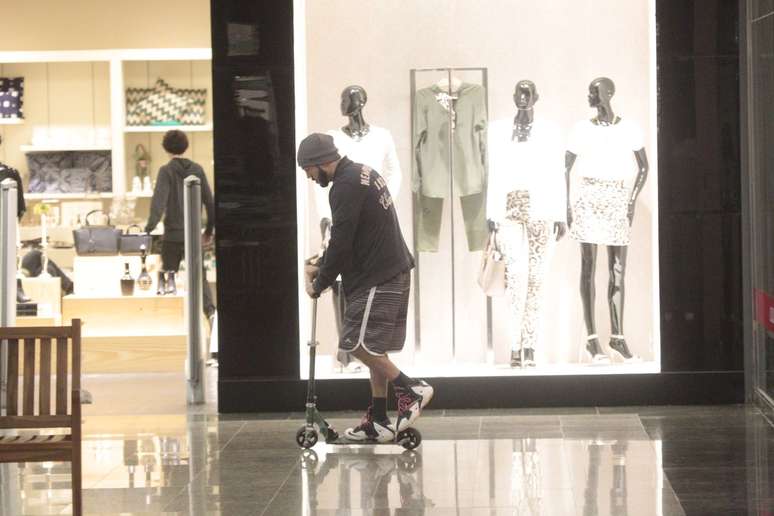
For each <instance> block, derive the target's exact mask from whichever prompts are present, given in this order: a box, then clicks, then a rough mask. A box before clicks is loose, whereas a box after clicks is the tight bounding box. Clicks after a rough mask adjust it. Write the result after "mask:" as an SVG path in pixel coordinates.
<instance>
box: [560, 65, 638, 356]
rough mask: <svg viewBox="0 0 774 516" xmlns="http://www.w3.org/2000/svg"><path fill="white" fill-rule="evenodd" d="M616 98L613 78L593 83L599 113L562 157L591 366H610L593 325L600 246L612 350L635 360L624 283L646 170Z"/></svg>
mask: <svg viewBox="0 0 774 516" xmlns="http://www.w3.org/2000/svg"><path fill="white" fill-rule="evenodd" d="M614 94H615V84H614V83H613V81H612V80H611V79H608V78H607V77H600V78H597V79H594V80H593V81H592V82H591V84H590V85H589V95H588V101H589V106H591V107H592V108H595V109H596V110H597V116H596V117H594V118H592V119H591V120H584V121H581V122H579V123H578V124H577V125H576V126H575V128H574V129H573V132H572V135H571V137H570V144H569V149H568V151H567V153H566V155H565V167H566V181H567V223H568V224H569V226H570V235H571V237H572V238H573V239H575V240H577V241H578V242H580V246H581V288H580V291H581V300H582V302H583V316H584V320H585V323H586V330H587V332H588V336H587V339H586V351H587V352H588V354H589V356H590V357H591V360H592V362H593V363H607V362H609V361H610V358H609V357H608V356H607V355H606V354H605V352H604V351H603V349H602V346H601V345H600V343H599V336H598V335H597V329H596V322H595V320H594V301H595V294H596V292H595V288H594V275H595V271H596V261H597V248H598V247H599V245H605V246H606V247H607V257H608V273H609V278H610V279H609V283H608V291H607V300H608V306H609V309H610V326H611V336H610V343H609V346H610V349H611V350H612V351H614V352H615V353H616V354H617V355H619V356H620V357H621V358H623V360H624V361H625V362H633V361H638V360H639V357H637V356H635V355H634V354H633V353H632V352H631V350H630V349H629V346H628V345H627V343H626V338H625V336H624V326H623V315H624V292H625V290H624V278H625V276H626V256H627V251H628V245H629V236H630V230H631V225H632V221H633V220H634V212H635V206H636V203H637V197H638V196H639V195H640V192H641V191H642V188H643V186H644V185H645V180H646V179H647V176H648V168H649V167H648V158H647V155H646V153H645V148H644V140H643V136H642V132H641V131H640V129H639V127H638V126H637V125H636V124H635V123H634V122H631V121H629V120H624V119H622V118H621V117H619V116H617V115H616V114H615V112H614V111H613V108H612V106H611V99H612V97H613V95H614ZM632 154H633V157H634V159H632ZM573 168H575V170H573ZM578 169H580V170H578ZM572 173H575V174H576V176H577V177H578V179H579V180H578V181H577V182H576V184H577V185H578V186H577V188H578V192H577V193H576V192H573V194H574V195H573V199H574V200H573V201H571V200H570V199H571V197H570V183H571V174H572Z"/></svg>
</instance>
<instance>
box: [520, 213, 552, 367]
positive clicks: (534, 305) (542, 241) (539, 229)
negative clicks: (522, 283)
mask: <svg viewBox="0 0 774 516" xmlns="http://www.w3.org/2000/svg"><path fill="white" fill-rule="evenodd" d="M549 228H550V226H549V223H548V222H545V221H536V222H530V223H528V224H527V240H528V245H529V261H528V264H529V265H528V271H527V289H526V290H527V292H526V301H525V303H524V316H523V317H522V323H521V343H522V346H523V347H524V362H525V364H526V365H535V346H536V345H537V341H538V332H539V330H540V316H541V309H542V296H543V284H544V283H545V265H546V255H547V251H548V238H549V235H550V233H551V231H550V229H549Z"/></svg>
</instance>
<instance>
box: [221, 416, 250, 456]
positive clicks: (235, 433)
mask: <svg viewBox="0 0 774 516" xmlns="http://www.w3.org/2000/svg"><path fill="white" fill-rule="evenodd" d="M246 425H247V421H242V426H240V427H239V430H237V431H236V432H234V435H232V436H231V439H229V440H228V441H226V444H224V445H223V447H222V448H220V449H219V450H218V452H222V451H223V450H225V449H226V446H228V445H229V444H231V441H233V440H234V437H236V436H237V435H239V432H241V431H242V430H244V428H245V426H246Z"/></svg>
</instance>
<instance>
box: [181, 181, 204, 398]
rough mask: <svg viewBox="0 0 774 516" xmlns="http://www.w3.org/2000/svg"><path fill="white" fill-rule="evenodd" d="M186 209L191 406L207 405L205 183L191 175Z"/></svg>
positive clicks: (188, 391) (186, 195)
mask: <svg viewBox="0 0 774 516" xmlns="http://www.w3.org/2000/svg"><path fill="white" fill-rule="evenodd" d="M184 184H185V186H184V189H183V190H184V194H183V205H184V208H185V271H186V282H185V285H186V290H185V291H186V299H185V321H186V327H187V330H188V342H187V343H188V357H187V367H186V374H187V381H188V388H187V394H188V403H189V404H200V403H204V402H205V399H204V397H205V392H206V389H205V374H204V356H203V350H204V346H203V337H204V336H203V333H202V281H204V278H202V192H201V182H200V181H199V179H198V178H197V177H195V176H189V177H187V178H186V179H185V182H184Z"/></svg>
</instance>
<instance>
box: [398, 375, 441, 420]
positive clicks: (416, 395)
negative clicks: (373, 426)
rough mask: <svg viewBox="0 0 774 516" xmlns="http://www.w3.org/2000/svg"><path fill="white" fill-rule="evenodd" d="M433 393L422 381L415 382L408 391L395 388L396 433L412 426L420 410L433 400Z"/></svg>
mask: <svg viewBox="0 0 774 516" xmlns="http://www.w3.org/2000/svg"><path fill="white" fill-rule="evenodd" d="M433 393H434V391H433V387H432V386H431V385H430V384H429V383H427V382H426V381H424V380H415V383H413V384H412V385H411V386H410V387H409V388H408V389H406V388H402V387H395V396H396V397H397V398H398V419H397V420H396V421H395V431H396V432H402V431H403V430H405V429H406V428H408V427H410V426H411V425H413V424H414V421H416V420H417V418H418V417H419V415H420V414H421V412H422V409H424V408H425V407H426V406H427V404H428V403H430V400H431V399H433Z"/></svg>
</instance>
